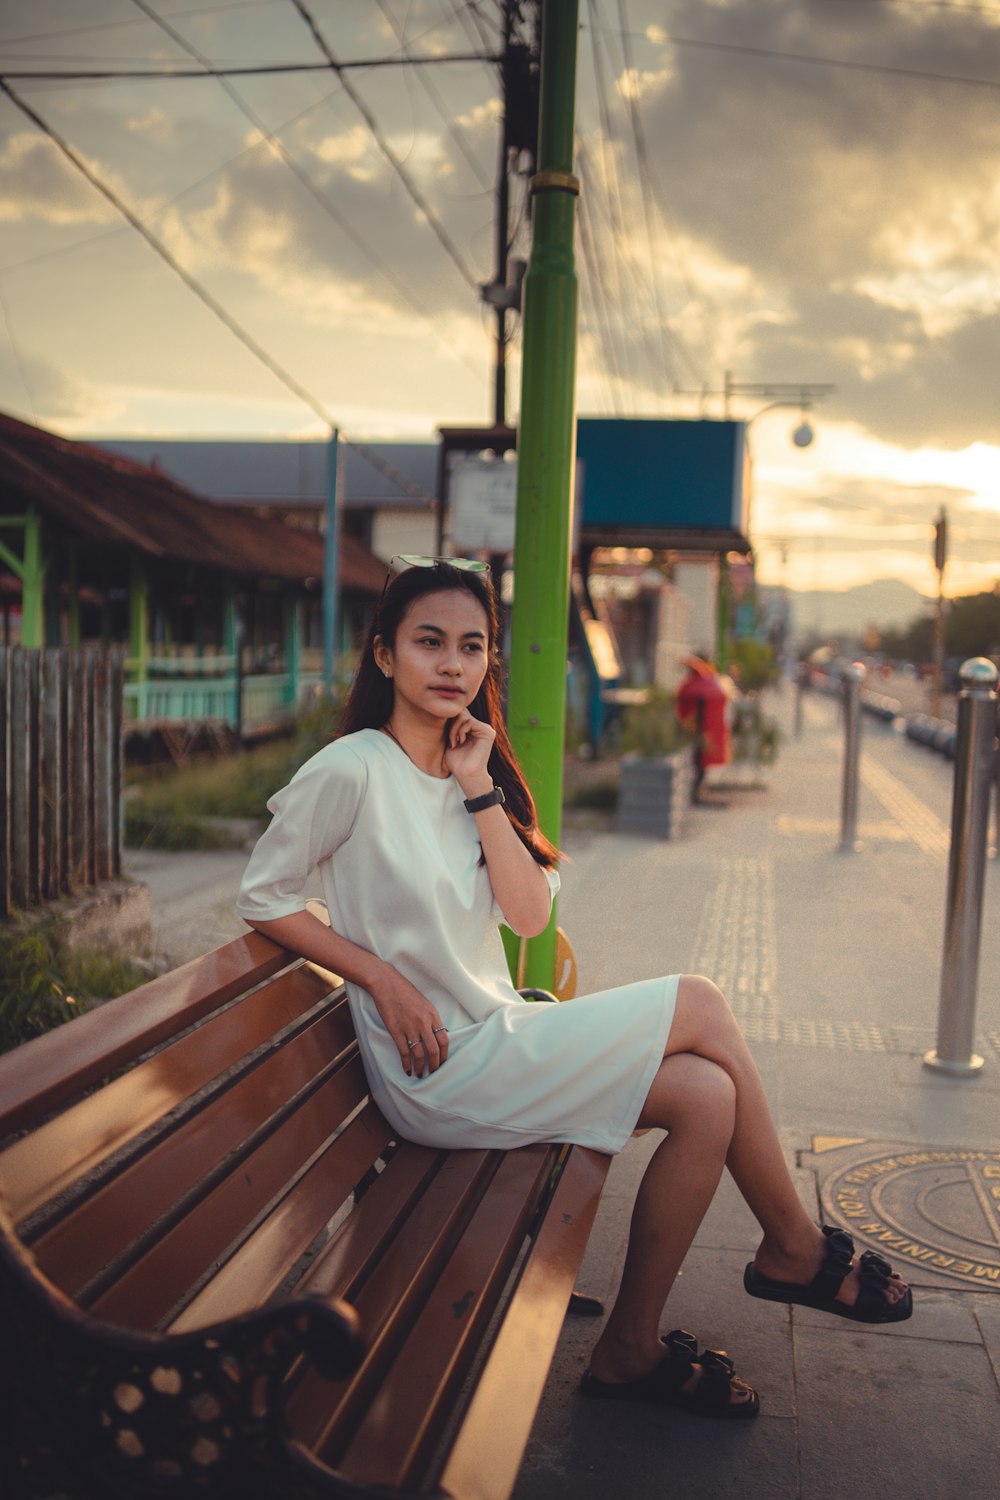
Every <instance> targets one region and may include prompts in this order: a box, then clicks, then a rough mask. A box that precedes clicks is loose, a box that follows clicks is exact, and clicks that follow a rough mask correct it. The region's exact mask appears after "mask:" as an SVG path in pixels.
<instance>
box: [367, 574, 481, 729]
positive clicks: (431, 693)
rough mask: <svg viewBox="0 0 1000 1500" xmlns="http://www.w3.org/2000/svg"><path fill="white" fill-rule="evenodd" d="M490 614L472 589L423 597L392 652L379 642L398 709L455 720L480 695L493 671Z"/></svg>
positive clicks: (378, 658)
mask: <svg viewBox="0 0 1000 1500" xmlns="http://www.w3.org/2000/svg"><path fill="white" fill-rule="evenodd" d="M488 623H489V622H488V620H487V617H486V611H485V609H484V608H483V606H482V605H481V604H480V602H479V600H478V599H477V598H476V597H475V596H474V595H473V594H471V593H470V592H469V591H468V590H467V589H441V590H439V591H438V592H436V593H432V594H421V596H420V598H419V599H414V601H413V603H412V604H411V605H410V606H409V608H408V609H407V611H406V613H405V614H404V616H403V618H402V620H401V621H400V622H399V628H398V630H397V631H396V640H395V644H394V646H392V647H389V646H387V645H386V644H385V642H384V641H383V640H382V639H381V637H378V638H377V639H376V642H375V661H376V663H377V664H378V666H379V668H380V670H381V671H383V672H386V671H388V673H389V675H390V676H391V678H392V685H393V689H394V693H395V705H394V706H395V707H400V706H402V705H406V706H407V707H408V708H410V709H412V710H414V711H415V712H416V713H418V714H419V715H421V716H426V717H430V718H435V719H441V720H446V719H451V718H454V716H455V714H457V713H458V712H459V710H460V709H463V708H466V707H467V706H468V705H469V704H470V703H471V702H472V700H473V699H474V698H475V696H476V694H477V693H478V692H479V689H480V687H481V686H482V683H483V678H484V677H485V676H486V671H487V667H488V666H489V634H488Z"/></svg>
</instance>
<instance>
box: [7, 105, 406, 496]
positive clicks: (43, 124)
mask: <svg viewBox="0 0 1000 1500" xmlns="http://www.w3.org/2000/svg"><path fill="white" fill-rule="evenodd" d="M0 91H2V92H3V93H5V94H6V95H7V97H8V98H9V99H10V101H11V103H12V104H14V105H15V106H16V107H17V108H18V109H19V110H20V111H21V113H22V114H24V115H26V116H27V117H28V119H29V120H30V121H31V122H32V124H33V125H35V126H37V128H38V129H39V130H40V131H42V133H43V134H44V135H46V136H47V137H48V138H49V140H50V141H52V143H53V144H54V145H55V146H57V147H58V149H59V150H60V151H61V152H62V154H63V155H64V156H65V157H66V158H67V160H68V161H70V162H72V164H73V166H74V167H76V169H77V171H78V172H81V173H82V174H83V176H84V177H86V179H87V181H88V182H89V183H90V184H91V186H92V187H94V188H96V189H97V191H98V192H99V193H100V194H101V195H102V197H104V198H106V199H107V200H108V202H109V203H110V204H111V205H112V207H113V208H115V209H116V210H117V211H118V213H120V214H121V215H122V217H123V218H125V219H126V220H127V221H128V223H129V224H131V226H132V228H133V229H135V230H136V231H137V232H138V233H139V234H141V235H142V237H143V239H144V240H145V241H146V243H147V244H148V245H149V246H150V248H151V249H153V250H155V251H156V254H157V255H158V256H159V257H160V259H161V260H163V261H164V262H165V263H166V264H167V265H168V266H169V267H170V269H171V270H172V271H173V272H174V274H175V275H176V276H179V277H180V279H181V280H182V281H183V282H184V285H185V286H186V287H187V288H188V290H189V291H192V292H193V293H194V295H195V296H196V297H197V298H198V300H199V302H202V303H204V305H205V306H206V307H207V308H208V310H209V312H211V313H213V314H214V316H215V317H216V318H218V319H219V322H220V323H222V324H224V326H225V327H226V328H228V329H229V332H230V333H231V334H233V336H234V337H235V338H237V339H239V341H240V343H241V344H242V345H243V346H244V348H246V349H249V351H250V353H251V354H252V355H253V356H254V357H255V358H256V359H258V360H259V361H260V363H261V364H262V365H263V366H264V367H265V369H267V370H269V371H270V372H271V374H272V375H274V376H275V378H276V379H277V380H280V381H281V383H282V385H283V386H284V387H285V388H286V390H289V391H291V393H292V395H293V396H295V397H297V398H298V400H300V401H302V402H303V403H304V404H305V405H306V406H308V407H309V410H310V411H313V412H315V413H316V415H317V416H318V417H319V418H320V420H321V421H322V422H323V423H324V425H325V426H327V427H329V428H330V429H331V430H333V429H334V428H335V427H337V426H338V424H337V423H336V422H335V421H334V420H333V418H332V417H331V416H330V413H329V412H328V411H327V410H326V408H325V406H324V405H323V403H322V402H321V401H320V400H319V398H318V397H316V396H314V395H313V394H312V392H311V391H308V390H306V388H305V386H304V385H302V384H301V383H300V382H299V381H298V380H296V379H295V377H294V375H290V374H289V373H288V371H287V370H286V369H285V368H284V367H283V366H282V365H280V364H279V363H278V361H277V360H276V359H274V358H273V356H272V355H270V354H269V353H268V352H267V350H266V349H265V348H264V347H263V345H262V344H259V343H258V342H257V340H256V339H255V338H254V337H253V335H252V334H249V333H247V331H246V329H245V328H243V327H242V326H241V325H240V324H239V323H237V321H236V319H235V318H234V317H233V316H232V314H231V313H229V312H227V310H226V309H225V308H224V307H223V306H222V304H221V303H220V302H218V301H216V299H215V298H214V297H213V296H212V294H211V292H209V291H208V290H207V289H206V288H205V287H203V286H202V285H201V283H200V282H199V281H197V280H196V279H195V277H193V276H192V275H191V273H190V271H188V270H186V269H185V267H184V266H182V265H181V263H180V261H179V260H177V258H176V257H175V256H174V255H173V254H172V253H171V251H170V250H168V249H167V247H166V245H164V243H163V241H162V240H160V239H158V238H157V236H156V235H155V234H153V232H152V230H150V229H148V228H147V227H146V225H145V224H143V222H142V220H141V219H139V218H137V217H136V215H135V214H134V213H133V212H132V210H131V209H130V208H129V206H128V204H127V203H124V202H123V201H122V200H121V198H119V196H118V194H117V193H116V192H114V190H113V189H112V188H110V187H108V185H107V184H106V183H105V182H102V181H101V179H100V178H99V177H98V175H97V173H96V172H95V171H93V169H92V168H91V167H89V166H88V165H87V163H86V162H85V161H84V160H83V158H82V157H81V156H79V155H78V154H77V153H76V152H75V151H74V150H73V147H72V146H71V145H70V144H69V142H68V141H64V140H63V138H62V136H60V135H59V134H58V133H57V131H55V130H54V129H53V128H52V126H51V125H49V124H48V122H47V121H45V120H43V119H42V117H41V115H40V114H38V112H37V111H36V110H34V109H33V108H32V107H31V105H30V104H28V103H27V102H26V101H25V100H24V99H21V98H19V97H18V95H17V94H16V93H15V92H14V90H13V89H12V88H11V87H10V85H9V84H8V83H6V82H4V81H3V80H2V79H0ZM344 441H345V442H346V444H347V446H348V447H350V448H353V449H354V450H355V452H357V453H359V454H360V455H361V456H362V458H365V459H367V461H368V462H369V463H370V464H372V466H373V467H374V468H376V469H378V470H379V471H380V472H381V473H382V474H384V475H385V476H386V477H387V478H388V479H391V480H392V482H393V483H394V484H396V485H398V486H399V488H400V489H401V490H402V491H403V493H404V494H407V495H412V496H413V497H414V498H415V499H419V500H425V501H430V502H433V501H434V498H435V497H434V496H433V495H432V494H430V492H429V491H428V490H425V489H424V487H423V485H421V484H418V483H417V482H416V480H415V479H411V478H410V476H409V475H408V474H404V473H403V472H402V470H400V469H397V468H396V467H395V465H394V464H391V463H389V462H388V460H387V459H384V458H383V457H382V455H381V454H380V453H378V452H377V451H376V450H375V449H374V448H371V447H368V446H367V445H366V444H364V443H357V442H352V441H351V440H350V439H349V438H345V439H344Z"/></svg>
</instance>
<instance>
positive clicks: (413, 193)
mask: <svg viewBox="0 0 1000 1500" xmlns="http://www.w3.org/2000/svg"><path fill="white" fill-rule="evenodd" d="M290 3H291V4H292V5H293V6H294V7H295V9H296V10H297V11H298V13H299V15H300V16H301V18H302V22H303V24H304V25H305V26H306V27H307V29H308V30H309V32H310V33H311V35H312V38H313V40H314V42H315V43H316V46H317V47H318V48H319V50H320V52H322V54H323V56H324V57H325V58H326V60H327V62H328V63H329V64H330V67H331V68H332V69H333V71H334V72H335V73H336V75H337V77H338V78H339V79H340V81H341V83H342V84H343V87H344V92H345V93H346V94H347V96H348V98H349V99H350V100H351V102H352V103H353V104H354V105H355V107H356V108H357V110H358V111H359V113H360V115H361V117H362V119H363V120H364V122H365V124H366V125H367V126H368V129H369V131H370V132H371V135H372V138H373V139H374V141H375V143H376V144H377V146H378V148H379V150H380V151H381V152H382V155H383V156H384V157H385V159H386V161H387V162H388V163H389V164H390V166H391V167H392V169H393V171H394V172H395V173H396V175H397V177H398V178H399V180H400V182H402V184H403V186H404V187H405V188H406V191H407V193H408V194H409V195H410V197H411V198H412V200H413V202H414V203H415V204H416V205H417V207H418V208H419V209H420V212H421V213H422V214H423V215H424V218H425V219H426V220H427V223H428V225H429V227H430V228H431V230H432V231H433V232H434V234H435V236H436V238H437V240H438V241H439V243H440V244H441V246H442V247H443V249H444V250H445V252H446V253H447V255H448V257H449V258H450V259H451V261H452V262H453V263H454V265H455V266H457V268H458V270H459V272H460V273H461V275H462V276H463V278H464V279H465V281H466V282H467V283H468V284H469V286H470V287H471V288H472V289H473V291H475V292H476V294H477V295H478V293H479V281H478V279H477V278H476V276H475V275H474V273H473V272H472V271H471V270H470V269H469V267H468V266H467V265H466V263H465V258H464V257H463V255H462V254H461V252H460V250H459V249H458V246H457V245H456V244H455V242H454V241H453V240H452V238H451V236H450V235H449V233H448V231H447V230H446V229H445V227H444V225H443V224H442V223H441V221H440V220H439V219H438V217H437V215H436V214H435V212H434V210H433V209H432V208H431V206H430V204H429V203H428V202H427V200H426V198H425V197H424V195H423V193H422V192H421V191H420V189H419V188H418V187H417V185H416V183H415V182H414V181H413V179H412V178H411V176H410V174H409V172H408V171H407V170H406V167H405V166H404V165H403V163H402V162H401V161H400V159H399V157H398V156H397V155H396V152H395V151H394V150H393V149H392V147H391V146H390V144H389V142H388V141H387V140H386V138H385V136H384V134H383V132H382V131H381V129H380V128H379V125H378V121H377V120H376V119H375V116H374V115H373V114H372V112H371V110H370V109H369V108H368V105H367V104H366V103H365V101H364V100H363V99H362V97H361V95H360V94H359V93H358V91H357V89H356V88H355V87H354V85H353V83H352V82H351V80H350V78H348V77H347V76H346V73H345V71H344V69H343V67H342V65H341V63H340V62H339V61H338V60H337V58H336V57H334V55H333V53H332V52H331V50H330V48H329V46H328V45H327V42H326V39H325V37H324V36H323V34H322V32H321V31H320V29H319V27H318V25H317V24H316V21H315V18H314V17H313V15H312V13H311V11H310V10H309V8H308V6H307V5H305V4H304V0H290Z"/></svg>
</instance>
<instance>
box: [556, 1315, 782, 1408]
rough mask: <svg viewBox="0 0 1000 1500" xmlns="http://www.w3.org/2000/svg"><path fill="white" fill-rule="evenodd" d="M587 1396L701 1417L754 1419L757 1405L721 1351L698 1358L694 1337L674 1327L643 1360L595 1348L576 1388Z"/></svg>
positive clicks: (632, 1352)
mask: <svg viewBox="0 0 1000 1500" xmlns="http://www.w3.org/2000/svg"><path fill="white" fill-rule="evenodd" d="M580 1389H581V1391H582V1392H583V1394H584V1395H586V1396H600V1397H603V1398H604V1399H607V1400H623V1401H654V1402H659V1403H660V1404H662V1405H668V1406H678V1407H680V1408H682V1409H684V1410H688V1411H696V1412H698V1413H699V1414H701V1415H705V1416H726V1415H729V1412H728V1411H727V1408H729V1407H732V1408H738V1409H739V1410H734V1411H733V1412H732V1415H734V1416H736V1415H739V1416H743V1415H745V1416H753V1415H755V1414H756V1412H757V1411H758V1410H759V1407H760V1402H759V1399H758V1397H757V1393H756V1391H755V1390H754V1389H753V1387H752V1386H750V1385H748V1384H747V1383H746V1381H745V1380H741V1379H740V1377H739V1376H738V1375H737V1374H735V1372H734V1370H733V1363H732V1360H730V1359H729V1358H728V1357H727V1356H726V1354H725V1352H724V1351H722V1350H714V1349H705V1350H704V1351H703V1352H702V1353H700V1354H699V1350H698V1343H697V1340H696V1339H695V1337H694V1335H693V1334H690V1333H685V1331H684V1330H683V1329H680V1328H677V1329H674V1330H673V1332H672V1333H668V1334H667V1335H666V1336H665V1337H664V1338H662V1339H661V1340H660V1341H659V1344H658V1346H657V1348H656V1351H655V1353H654V1354H653V1355H652V1356H651V1357H650V1356H647V1357H645V1358H642V1357H641V1356H639V1355H638V1352H637V1351H635V1350H632V1349H630V1350H625V1349H617V1350H607V1349H601V1348H600V1346H598V1348H596V1349H595V1350H594V1356H593V1359H592V1361H591V1365H590V1369H589V1370H588V1371H587V1373H586V1374H585V1375H584V1377H583V1380H582V1382H581V1386H580Z"/></svg>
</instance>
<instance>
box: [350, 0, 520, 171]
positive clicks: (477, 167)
mask: <svg viewBox="0 0 1000 1500" xmlns="http://www.w3.org/2000/svg"><path fill="white" fill-rule="evenodd" d="M376 3H377V5H378V8H379V10H380V11H381V12H382V14H383V15H384V16H385V18H386V20H387V21H388V23H389V25H390V26H391V27H392V29H393V31H394V32H395V34H396V40H397V41H398V43H399V45H400V47H401V48H402V51H403V58H404V59H406V60H409V59H410V57H411V54H410V48H409V44H408V42H407V41H406V37H405V33H404V31H403V30H402V29H401V28H400V27H398V26H397V24H396V19H395V17H394V16H393V14H392V12H391V11H390V9H389V7H388V5H387V4H386V0H376ZM417 77H418V79H419V80H420V83H421V85H422V87H423V90H424V93H425V94H426V95H427V97H428V99H429V100H430V101H431V103H432V104H433V106H434V108H435V109H436V110H437V112H438V114H439V115H440V116H441V119H442V120H443V121H444V127H445V129H446V130H447V132H448V134H449V135H450V136H451V138H452V140H453V141H454V142H455V145H456V146H457V147H458V150H459V152H460V153H461V155H462V156H464V158H465V160H466V162H467V163H468V164H469V166H470V167H471V169H472V173H473V176H474V177H475V178H476V180H477V182H478V183H479V185H480V187H481V188H483V190H484V191H485V192H492V190H493V184H492V183H491V182H490V180H489V178H488V177H486V175H485V173H484V172H483V169H482V164H481V162H480V161H479V160H478V158H477V157H475V156H474V155H473V154H472V152H471V151H470V150H469V147H468V145H467V144H466V141H465V138H464V137H463V135H462V133H461V131H459V130H458V129H457V127H456V125H455V122H454V121H453V120H452V118H451V114H450V112H449V111H448V110H447V109H446V107H445V104H444V101H443V100H442V98H441V96H440V94H439V93H438V92H437V90H436V89H435V88H434V85H433V84H432V83H431V81H430V79H429V78H428V77H427V74H426V73H424V72H422V71H421V72H419V73H418V74H417Z"/></svg>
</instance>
